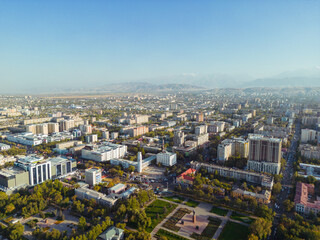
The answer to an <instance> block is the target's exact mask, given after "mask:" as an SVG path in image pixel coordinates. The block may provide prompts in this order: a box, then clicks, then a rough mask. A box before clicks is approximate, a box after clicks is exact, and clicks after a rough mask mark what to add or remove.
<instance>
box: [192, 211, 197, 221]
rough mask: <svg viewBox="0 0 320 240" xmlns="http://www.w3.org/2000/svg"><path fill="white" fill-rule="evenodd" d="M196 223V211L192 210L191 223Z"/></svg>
mask: <svg viewBox="0 0 320 240" xmlns="http://www.w3.org/2000/svg"><path fill="white" fill-rule="evenodd" d="M196 222H197V217H196V210H193V223H196Z"/></svg>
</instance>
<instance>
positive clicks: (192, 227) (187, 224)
mask: <svg viewBox="0 0 320 240" xmlns="http://www.w3.org/2000/svg"><path fill="white" fill-rule="evenodd" d="M196 219H197V221H196V223H193V213H190V214H186V215H184V217H183V218H181V220H180V221H179V222H178V223H177V224H176V226H178V227H180V230H179V232H178V234H180V235H182V236H190V235H192V233H198V234H201V233H202V232H203V230H204V229H205V228H206V227H207V225H208V223H209V220H208V215H207V216H205V215H197V214H196ZM181 221H184V224H181ZM197 226H198V227H199V229H196V227H197Z"/></svg>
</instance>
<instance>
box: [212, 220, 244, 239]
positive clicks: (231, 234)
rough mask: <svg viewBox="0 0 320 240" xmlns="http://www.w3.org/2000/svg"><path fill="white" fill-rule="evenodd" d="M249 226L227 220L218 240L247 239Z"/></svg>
mask: <svg viewBox="0 0 320 240" xmlns="http://www.w3.org/2000/svg"><path fill="white" fill-rule="evenodd" d="M248 235H249V228H248V227H246V226H243V225H241V224H239V223H234V222H230V221H229V222H227V224H226V225H225V227H224V228H223V230H222V233H221V234H220V236H219V238H218V240H234V239H237V240H247V239H248Z"/></svg>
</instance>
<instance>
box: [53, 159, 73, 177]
mask: <svg viewBox="0 0 320 240" xmlns="http://www.w3.org/2000/svg"><path fill="white" fill-rule="evenodd" d="M48 162H50V163H51V175H52V179H56V178H61V177H65V176H68V175H70V174H73V173H74V172H75V171H76V170H77V161H76V160H75V159H72V158H65V157H54V158H50V159H48Z"/></svg>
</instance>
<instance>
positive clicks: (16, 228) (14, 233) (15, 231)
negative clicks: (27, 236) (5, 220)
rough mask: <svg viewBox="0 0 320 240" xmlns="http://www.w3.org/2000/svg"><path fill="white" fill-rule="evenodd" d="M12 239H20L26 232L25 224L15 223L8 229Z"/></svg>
mask: <svg viewBox="0 0 320 240" xmlns="http://www.w3.org/2000/svg"><path fill="white" fill-rule="evenodd" d="M8 232H9V234H8V236H9V239H10V240H18V239H20V238H21V236H22V234H23V232H24V226H23V225H22V224H21V223H16V224H13V225H11V226H10V227H9V229H8Z"/></svg>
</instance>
